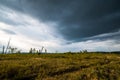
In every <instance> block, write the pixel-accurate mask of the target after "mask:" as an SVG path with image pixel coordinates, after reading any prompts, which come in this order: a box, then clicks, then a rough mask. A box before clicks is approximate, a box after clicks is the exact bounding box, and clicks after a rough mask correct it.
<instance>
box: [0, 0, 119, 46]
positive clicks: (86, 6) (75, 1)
mask: <svg viewBox="0 0 120 80" xmlns="http://www.w3.org/2000/svg"><path fill="white" fill-rule="evenodd" d="M119 3H120V0H1V1H0V6H1V7H0V9H3V10H4V7H7V8H9V9H12V10H13V11H16V12H19V15H21V14H25V15H29V16H31V17H33V18H35V19H37V20H38V21H40V22H43V23H46V24H50V23H51V24H54V25H53V26H49V28H52V29H53V28H54V29H55V30H56V31H55V33H54V34H56V35H54V36H55V37H56V38H61V37H62V38H63V39H64V40H65V41H66V44H70V45H71V44H72V43H77V42H81V41H88V40H96V41H98V42H99V41H106V40H113V41H114V44H120V42H119V40H120V5H119ZM0 12H1V13H2V10H0ZM4 16H6V15H3V13H2V16H0V21H2V22H5V23H8V24H10V25H14V26H15V25H18V24H19V25H26V24H23V21H20V20H19V21H13V20H12V19H11V17H9V16H8V18H9V20H8V18H5V17H4ZM16 18H17V17H16ZM23 20H24V19H23ZM28 21H29V19H28ZM9 32H10V31H8V33H9ZM60 36H61V37H60Z"/></svg>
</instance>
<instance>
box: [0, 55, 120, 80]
mask: <svg viewBox="0 0 120 80" xmlns="http://www.w3.org/2000/svg"><path fill="white" fill-rule="evenodd" d="M0 80H120V54H114V53H105V54H104V53H62V54H59V53H56V54H34V53H33V54H30V53H29V54H28V53H27V54H0Z"/></svg>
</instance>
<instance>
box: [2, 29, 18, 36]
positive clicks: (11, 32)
mask: <svg viewBox="0 0 120 80" xmlns="http://www.w3.org/2000/svg"><path fill="white" fill-rule="evenodd" d="M0 30H2V31H4V32H5V33H7V34H11V35H16V33H15V32H14V31H11V30H8V29H0Z"/></svg>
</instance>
